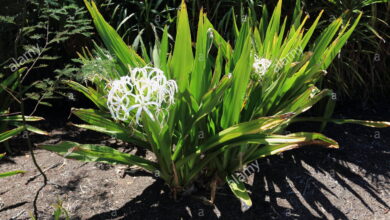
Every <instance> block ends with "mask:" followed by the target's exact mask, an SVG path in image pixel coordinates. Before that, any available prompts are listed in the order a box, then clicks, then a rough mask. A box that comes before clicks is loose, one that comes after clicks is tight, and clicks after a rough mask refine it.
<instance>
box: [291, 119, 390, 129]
mask: <svg viewBox="0 0 390 220" xmlns="http://www.w3.org/2000/svg"><path fill="white" fill-rule="evenodd" d="M304 121H306V122H307V121H315V122H332V123H335V124H340V125H341V124H358V125H363V126H367V127H372V128H388V127H390V122H388V121H369V120H356V119H332V118H320V117H299V118H294V119H292V120H291V122H304Z"/></svg>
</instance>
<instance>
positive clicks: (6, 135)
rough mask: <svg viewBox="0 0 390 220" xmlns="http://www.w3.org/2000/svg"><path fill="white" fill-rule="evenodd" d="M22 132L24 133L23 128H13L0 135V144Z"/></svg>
mask: <svg viewBox="0 0 390 220" xmlns="http://www.w3.org/2000/svg"><path fill="white" fill-rule="evenodd" d="M22 131H24V127H23V126H20V127H17V128H14V129H12V130H9V131H6V132H3V133H0V143H1V142H4V141H6V140H8V139H10V138H12V137H13V136H15V135H18V134H19V133H21V132H22Z"/></svg>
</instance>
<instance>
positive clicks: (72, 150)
mask: <svg viewBox="0 0 390 220" xmlns="http://www.w3.org/2000/svg"><path fill="white" fill-rule="evenodd" d="M38 147H39V148H42V149H45V150H48V151H53V152H55V153H58V154H60V155H62V156H64V157H65V158H69V159H76V160H80V161H85V162H105V163H112V164H124V165H137V166H139V167H142V168H144V169H146V170H149V171H151V172H154V171H155V170H157V164H155V163H154V162H151V161H149V160H145V159H143V158H140V157H137V156H134V155H131V154H125V153H121V152H120V151H118V150H115V149H113V148H111V147H106V146H102V145H92V144H78V143H76V142H70V141H65V142H61V143H59V144H56V145H38Z"/></svg>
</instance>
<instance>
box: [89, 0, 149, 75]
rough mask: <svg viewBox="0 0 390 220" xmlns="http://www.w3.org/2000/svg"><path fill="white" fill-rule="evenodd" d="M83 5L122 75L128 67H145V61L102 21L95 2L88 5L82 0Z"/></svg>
mask: <svg viewBox="0 0 390 220" xmlns="http://www.w3.org/2000/svg"><path fill="white" fill-rule="evenodd" d="M84 3H85V5H86V6H87V9H88V11H89V13H90V14H91V16H92V18H93V22H94V24H95V27H96V30H97V31H98V32H99V35H100V37H101V38H102V40H103V42H104V44H105V45H106V47H107V48H108V49H109V50H110V52H111V53H112V54H115V56H116V57H118V59H119V60H120V61H121V64H122V74H126V73H127V72H128V66H130V67H132V68H134V67H143V66H146V63H145V61H144V60H142V58H141V57H140V56H139V55H138V54H137V53H136V52H135V51H134V50H133V49H132V48H130V47H128V46H127V45H126V44H125V42H123V40H122V38H121V37H120V36H119V34H118V33H116V31H115V30H114V28H112V27H111V26H110V25H109V24H108V23H107V22H106V21H105V20H104V18H103V16H102V15H101V14H100V12H99V10H98V9H97V7H96V4H95V2H93V1H92V2H91V3H89V2H88V1H87V0H84Z"/></svg>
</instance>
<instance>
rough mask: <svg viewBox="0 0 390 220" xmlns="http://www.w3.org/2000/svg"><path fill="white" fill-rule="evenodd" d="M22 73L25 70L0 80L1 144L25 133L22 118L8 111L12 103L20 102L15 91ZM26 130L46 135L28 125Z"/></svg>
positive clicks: (30, 119) (31, 119)
mask: <svg viewBox="0 0 390 220" xmlns="http://www.w3.org/2000/svg"><path fill="white" fill-rule="evenodd" d="M24 71H25V68H22V69H20V70H19V71H17V72H14V73H13V74H11V75H10V76H9V77H7V78H5V79H2V80H1V83H0V100H2V102H1V103H0V143H3V142H5V141H7V140H9V139H10V138H12V137H14V136H16V135H18V134H20V133H21V132H23V131H25V127H24V125H23V123H22V116H21V115H19V114H11V113H10V109H9V108H10V106H11V103H12V102H15V101H17V102H20V100H18V98H17V97H18V96H19V95H18V93H17V91H15V90H16V88H17V87H18V86H19V80H18V78H19V77H20V75H21V74H22V73H23V72H24ZM0 75H1V74H0ZM3 77H4V76H3ZM25 119H26V121H29V122H34V121H40V120H43V118H41V117H35V116H26V117H25ZM10 127H12V129H11V130H8V129H9V128H10ZM26 129H27V130H29V131H31V132H35V133H38V134H44V135H47V133H46V132H45V131H42V130H40V129H38V128H35V127H33V126H30V125H27V126H26ZM5 146H6V148H7V150H8V151H11V150H10V148H9V146H8V144H5Z"/></svg>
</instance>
